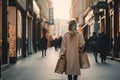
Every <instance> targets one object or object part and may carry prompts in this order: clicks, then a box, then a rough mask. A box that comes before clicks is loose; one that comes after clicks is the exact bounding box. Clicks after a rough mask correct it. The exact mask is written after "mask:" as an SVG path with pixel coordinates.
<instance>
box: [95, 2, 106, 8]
mask: <svg viewBox="0 0 120 80" xmlns="http://www.w3.org/2000/svg"><path fill="white" fill-rule="evenodd" d="M106 6H107V3H106V2H103V1H101V2H98V3H97V7H98V8H100V9H105V8H106Z"/></svg>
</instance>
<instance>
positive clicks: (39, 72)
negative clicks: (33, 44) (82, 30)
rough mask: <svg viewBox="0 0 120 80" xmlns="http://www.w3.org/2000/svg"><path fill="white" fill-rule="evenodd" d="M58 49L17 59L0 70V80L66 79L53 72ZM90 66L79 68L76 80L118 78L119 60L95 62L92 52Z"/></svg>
mask: <svg viewBox="0 0 120 80" xmlns="http://www.w3.org/2000/svg"><path fill="white" fill-rule="evenodd" d="M58 56H59V51H57V52H56V51H55V50H54V48H49V49H48V50H47V56H46V57H44V58H42V55H41V52H37V53H34V54H32V55H30V56H28V57H27V58H23V59H21V60H19V61H18V62H17V63H16V64H14V65H11V66H10V67H9V68H8V69H7V70H5V71H3V72H2V78H1V80H67V76H66V75H64V74H62V75H61V74H56V73H54V69H55V65H56V62H57V59H58ZM89 60H90V64H91V68H89V69H84V70H81V73H82V75H81V76H79V77H78V80H120V62H117V61H112V60H107V63H100V59H99V63H98V64H96V63H95V61H94V57H93V55H92V54H89Z"/></svg>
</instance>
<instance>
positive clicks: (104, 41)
mask: <svg viewBox="0 0 120 80" xmlns="http://www.w3.org/2000/svg"><path fill="white" fill-rule="evenodd" d="M108 44H109V43H108V38H107V36H106V35H105V33H104V32H102V34H101V37H100V57H101V63H103V62H105V61H106V55H107V51H108V46H109V45H108Z"/></svg>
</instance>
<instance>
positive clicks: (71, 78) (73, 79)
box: [68, 75, 78, 80]
mask: <svg viewBox="0 0 120 80" xmlns="http://www.w3.org/2000/svg"><path fill="white" fill-rule="evenodd" d="M77 78H78V76H77V75H73V76H72V75H68V80H77Z"/></svg>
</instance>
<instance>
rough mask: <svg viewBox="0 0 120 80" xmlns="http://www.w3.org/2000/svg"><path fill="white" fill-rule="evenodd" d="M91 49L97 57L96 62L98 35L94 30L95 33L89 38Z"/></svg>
mask: <svg viewBox="0 0 120 80" xmlns="http://www.w3.org/2000/svg"><path fill="white" fill-rule="evenodd" d="M89 45H90V49H91V51H92V52H93V55H94V57H95V62H96V63H98V59H97V57H98V37H97V34H96V32H93V35H92V36H91V37H90V38H89Z"/></svg>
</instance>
